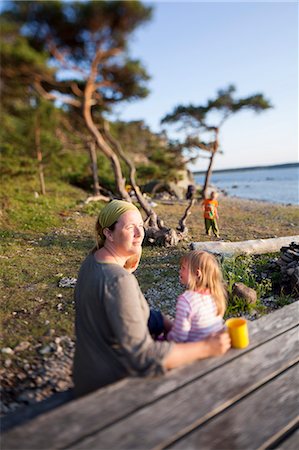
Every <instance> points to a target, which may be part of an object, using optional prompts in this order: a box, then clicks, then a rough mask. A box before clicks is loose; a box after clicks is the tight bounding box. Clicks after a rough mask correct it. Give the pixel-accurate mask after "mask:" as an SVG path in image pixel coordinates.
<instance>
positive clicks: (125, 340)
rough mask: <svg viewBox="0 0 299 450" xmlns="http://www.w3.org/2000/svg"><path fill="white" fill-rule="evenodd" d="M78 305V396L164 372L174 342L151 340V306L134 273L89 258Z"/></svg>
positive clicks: (75, 373) (75, 369) (79, 286)
mask: <svg viewBox="0 0 299 450" xmlns="http://www.w3.org/2000/svg"><path fill="white" fill-rule="evenodd" d="M75 305H76V323H75V328H76V351H75V358H74V367H73V376H74V383H75V394H76V395H83V394H87V393H88V392H90V391H93V390H95V389H97V388H99V387H101V386H105V385H106V384H109V383H113V382H114V381H116V380H119V379H121V378H123V377H126V376H129V375H131V376H149V375H158V374H162V373H164V370H165V369H164V368H163V359H164V358H165V356H166V355H167V354H168V353H169V351H170V349H171V347H172V345H173V344H172V343H170V342H166V341H165V342H156V341H153V339H152V337H151V336H150V334H149V332H148V328H147V321H148V317H149V307H148V304H147V302H146V300H145V298H144V296H143V294H142V292H141V290H140V287H139V285H138V282H137V280H136V278H135V276H134V275H132V274H129V273H128V272H127V271H126V270H125V269H123V268H122V267H121V266H119V265H117V264H111V263H99V262H97V261H96V260H95V257H94V255H93V254H90V255H88V256H87V258H86V259H85V261H84V262H83V264H82V266H81V269H80V271H79V276H78V280H77V284H76V289H75Z"/></svg>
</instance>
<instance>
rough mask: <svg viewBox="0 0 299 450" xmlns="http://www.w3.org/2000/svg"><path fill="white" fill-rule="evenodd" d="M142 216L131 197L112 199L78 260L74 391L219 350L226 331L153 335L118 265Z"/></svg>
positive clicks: (132, 281)
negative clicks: (186, 338)
mask: <svg viewBox="0 0 299 450" xmlns="http://www.w3.org/2000/svg"><path fill="white" fill-rule="evenodd" d="M143 237H144V228H143V220H142V217H141V214H140V212H139V210H138V209H137V208H136V207H135V206H134V205H133V204H131V203H127V202H124V201H121V200H113V201H112V202H110V203H109V204H108V205H106V206H105V207H104V208H103V210H102V211H101V212H100V215H99V218H98V220H97V223H96V239H97V245H96V247H95V248H94V250H93V251H92V252H91V253H90V254H89V255H88V256H87V258H86V259H85V261H84V262H83V264H82V266H81V269H80V272H79V276H78V280H77V285H76V289H75V303H76V351H75V358H74V383H75V394H76V395H77V396H78V395H84V394H87V393H88V392H91V391H93V390H95V389H97V388H99V387H101V386H105V385H106V384H109V383H112V382H114V381H117V380H119V379H121V378H124V377H126V376H130V375H131V376H148V375H158V374H162V373H164V372H165V371H167V370H169V369H172V368H175V367H178V366H181V365H183V364H187V363H190V362H192V361H195V360H197V359H202V358H206V357H209V356H215V355H221V354H223V353H225V352H226V351H227V350H228V348H229V347H230V339H229V337H228V334H227V333H225V332H224V333H221V334H219V335H217V336H214V337H211V338H209V339H207V340H204V341H201V342H192V343H182V344H175V343H173V342H167V341H162V342H160V341H154V340H153V338H152V337H151V334H150V332H149V329H148V326H147V324H148V319H149V315H150V312H149V307H148V304H147V302H146V300H145V298H144V296H143V294H142V292H141V290H140V287H139V285H138V282H137V280H136V278H135V276H134V275H133V274H132V273H130V271H128V270H126V269H125V268H124V266H125V264H126V261H127V260H128V259H129V258H130V257H132V256H134V255H135V256H137V258H138V257H139V255H140V254H141V244H142V240H143Z"/></svg>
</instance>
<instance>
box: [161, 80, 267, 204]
mask: <svg viewBox="0 0 299 450" xmlns="http://www.w3.org/2000/svg"><path fill="white" fill-rule="evenodd" d="M235 91H236V88H235V86H233V85H230V86H228V87H227V88H226V89H221V90H219V91H218V92H217V96H216V97H215V98H214V99H211V100H208V101H207V102H206V104H204V105H200V106H194V105H188V106H184V105H179V106H176V107H175V108H174V110H173V112H172V113H170V114H167V115H166V116H165V117H164V118H163V119H162V121H161V123H164V124H179V125H180V127H183V128H184V129H185V131H186V137H185V139H184V141H183V142H182V143H181V145H182V147H183V148H185V149H186V150H187V151H189V152H190V151H192V150H195V151H196V152H197V157H198V156H200V155H201V151H203V152H208V153H209V154H210V157H209V165H208V169H207V172H206V176H205V182H204V186H203V190H202V196H203V197H206V194H207V189H208V185H209V181H210V177H211V174H212V167H213V162H214V158H215V155H216V154H217V153H219V151H220V144H219V133H220V130H221V128H222V126H223V124H224V123H225V122H226V120H227V119H229V118H230V117H231V116H232V115H233V114H236V113H238V112H239V111H241V110H252V111H254V112H256V113H258V112H261V111H264V110H266V109H268V108H271V107H272V106H271V104H270V102H269V101H268V100H266V99H265V98H264V96H263V95H262V94H254V95H251V96H249V97H243V98H234V93H235ZM211 117H212V121H213V122H212V123H211ZM215 117H216V119H215ZM217 118H218V119H217Z"/></svg>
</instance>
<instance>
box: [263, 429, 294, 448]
mask: <svg viewBox="0 0 299 450" xmlns="http://www.w3.org/2000/svg"><path fill="white" fill-rule="evenodd" d="M297 426H298V427H299V423H297ZM298 447H299V428H297V429H296V430H295V431H294V432H293V433H292V434H289V435H288V436H286V438H285V439H284V440H283V441H282V442H280V443H279V444H278V445H273V446H268V447H266V448H267V449H269V450H270V449H277V450H297V449H298ZM266 448H265V450H266ZM261 450H263V449H261Z"/></svg>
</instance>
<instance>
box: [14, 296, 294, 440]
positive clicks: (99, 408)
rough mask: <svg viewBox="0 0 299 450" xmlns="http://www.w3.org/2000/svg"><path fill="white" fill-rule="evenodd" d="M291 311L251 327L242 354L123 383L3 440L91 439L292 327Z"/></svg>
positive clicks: (260, 321)
mask: <svg viewBox="0 0 299 450" xmlns="http://www.w3.org/2000/svg"><path fill="white" fill-rule="evenodd" d="M297 309H298V302H297V304H292V305H289V306H286V307H285V308H283V309H281V310H279V311H277V312H274V313H272V314H270V315H268V316H265V317H263V318H262V319H259V320H257V321H254V322H251V323H250V324H249V328H250V338H251V345H250V347H249V348H248V349H246V350H244V351H242V352H240V351H238V350H231V351H230V352H228V354H227V355H225V356H224V357H221V358H211V359H209V360H205V361H199V362H197V363H195V364H192V365H189V366H186V367H184V368H182V369H178V370H175V371H171V372H169V373H168V374H166V375H165V376H163V377H158V378H155V379H146V380H144V379H141V378H136V379H126V380H123V381H121V382H118V383H116V384H114V385H110V386H108V387H106V388H104V389H100V390H98V391H97V392H95V393H92V394H90V395H88V396H86V397H83V398H81V399H79V400H76V401H73V402H70V403H69V404H67V405H65V406H62V407H60V408H58V409H57V410H55V411H52V412H51V413H48V414H45V415H43V416H40V417H38V418H36V419H35V420H34V421H32V422H29V423H28V424H27V425H25V426H23V427H22V426H21V427H18V428H15V429H13V430H11V432H10V433H12V434H13V437H11V434H10V435H9V436H10V437H9V439H13V440H14V442H18V441H19V442H23V441H22V439H23V438H24V436H27V438H28V439H29V441H32V446H31V448H47V446H48V444H49V445H50V443H52V444H51V445H52V446H53V447H55V448H58V447H59V446H62V447H63V446H66V445H68V443H70V442H73V441H75V440H76V439H77V438H78V439H79V438H80V436H84V435H88V434H92V433H94V432H97V431H98V430H101V429H103V428H105V427H108V426H109V425H111V424H113V423H114V422H117V421H119V420H122V419H123V418H125V417H126V416H127V415H129V414H132V413H134V411H136V410H138V409H140V408H143V406H144V405H147V404H151V403H152V402H154V401H155V400H156V399H159V398H162V399H163V397H167V396H168V395H169V394H170V393H171V392H173V391H176V390H177V389H179V388H180V387H182V386H184V385H186V384H188V383H191V382H192V381H193V380H196V379H198V378H200V377H201V376H203V375H205V374H206V373H209V372H211V371H213V370H215V369H217V367H221V366H222V365H225V364H228V362H229V361H231V360H234V359H235V358H239V357H240V356H241V355H243V354H246V353H247V352H252V349H253V348H254V347H255V346H259V345H260V344H261V343H262V342H264V341H265V340H267V339H272V338H273V337H274V336H275V335H277V334H281V333H284V332H285V331H286V330H288V329H290V328H293V327H294V326H295V325H296V323H298V315H297ZM120 405H121V407H120ZM34 445H35V446H34Z"/></svg>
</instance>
